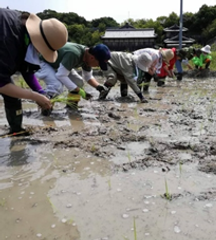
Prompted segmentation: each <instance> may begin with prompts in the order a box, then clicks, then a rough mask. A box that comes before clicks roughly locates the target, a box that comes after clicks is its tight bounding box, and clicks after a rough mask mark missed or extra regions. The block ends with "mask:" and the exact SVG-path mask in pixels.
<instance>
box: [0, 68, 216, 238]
mask: <svg viewBox="0 0 216 240" xmlns="http://www.w3.org/2000/svg"><path fill="white" fill-rule="evenodd" d="M190 74H192V73H191V72H190ZM190 74H188V75H186V74H185V75H184V79H183V80H182V81H179V82H176V81H173V80H172V79H168V80H167V81H166V84H165V87H157V86H156V83H155V82H151V86H150V89H149V92H148V93H144V95H145V97H146V99H147V100H148V103H145V104H144V103H139V102H138V100H137V97H136V96H135V95H134V93H133V92H132V91H131V90H130V91H129V95H128V97H126V98H121V97H120V90H119V86H118V85H117V86H115V87H114V88H113V89H112V90H111V92H110V93H109V95H108V97H107V99H106V100H104V101H99V100H98V93H97V91H95V90H94V89H92V88H90V87H89V86H86V88H87V89H88V91H89V92H90V93H91V94H92V95H93V96H94V97H93V99H92V100H90V101H85V100H81V101H80V102H79V109H78V111H76V110H72V109H68V108H65V106H64V105H63V104H60V103H57V104H55V106H54V110H53V112H52V114H51V115H50V116H49V117H44V116H42V115H41V114H40V111H39V110H38V108H37V106H36V105H35V104H34V103H31V102H23V106H24V125H25V127H27V128H28V129H30V130H31V133H32V134H31V135H30V136H26V137H19V136H17V137H13V138H10V137H5V138H2V139H1V142H2V144H1V152H2V153H1V160H0V214H1V215H2V216H4V218H5V219H6V222H3V221H1V226H3V228H4V229H2V232H3V235H4V236H3V238H2V239H7V238H8V239H16V238H18V236H19V238H21V239H38V238H40V239H72V240H75V239H82V240H87V239H92V240H99V239H103V240H105V239H118V240H119V239H123V240H124V239H130V240H132V239H135V238H134V236H135V235H134V234H135V230H136V234H137V239H167V240H169V239H170V240H171V239H173V238H174V237H175V238H177V239H202V240H203V239H212V240H213V239H214V236H215V233H216V230H215V228H214V222H215V221H216V217H215V216H214V214H213V212H214V209H215V208H216V205H215V200H216V188H215V184H214V183H215V180H216V176H215V174H216V147H215V143H216V128H215V120H216V111H215V110H216V107H215V106H216V93H215V92H216V87H215V83H214V81H215V79H214V76H213V75H209V72H206V73H205V75H204V76H201V75H200V74H199V75H196V74H197V73H193V75H190ZM203 77H204V78H203ZM100 81H101V82H102V78H101V79H100ZM1 101H2V100H1ZM0 115H1V122H0V131H1V133H3V132H5V131H6V130H7V126H6V121H5V119H4V111H3V105H2V107H1V111H0ZM24 183H25V184H26V185H25V184H24ZM30 189H34V192H35V193H36V192H37V193H38V194H35V195H36V196H35V195H34V194H31V191H33V190H30ZM23 192H25V193H23ZM27 192H28V194H26V193H27ZM21 193H23V198H24V199H23V202H22V201H21V198H20V197H22V195H20V194H21ZM29 197H32V198H29ZM33 197H34V198H35V199H34V201H32V199H33ZM15 199H19V201H18V202H17V200H16V201H15ZM12 205H13V206H12ZM24 205H25V206H26V208H27V209H28V208H29V212H31V216H27V215H26V214H27V213H26V211H25V209H24ZM14 206H15V207H14ZM11 208H16V209H19V208H20V209H22V210H20V211H18V212H19V213H18V212H17V214H15V213H14V211H12V210H10V209H11ZM34 209H36V210H34ZM43 211H44V212H45V213H47V217H46V218H44V219H43V220H41V221H40V223H39V222H38V221H35V218H37V219H40V218H43V217H42V216H43ZM11 212H12V213H11ZM177 213H178V214H177ZM144 215H145V216H144ZM24 219H26V221H29V225H26V224H23V225H22V226H21V228H16V227H15V228H14V230H12V232H10V231H9V229H8V227H6V223H8V224H9V225H10V226H13V225H20V223H21V222H23V221H24ZM54 219H55V221H54ZM194 219H196V220H194ZM190 220H191V221H190ZM189 221H190V222H189ZM26 223H27V222H26ZM134 224H135V225H136V227H135V225H134ZM206 231H208V232H209V235H208V236H206V234H205V233H206ZM41 232H42V233H41ZM29 237H30V238H29Z"/></svg>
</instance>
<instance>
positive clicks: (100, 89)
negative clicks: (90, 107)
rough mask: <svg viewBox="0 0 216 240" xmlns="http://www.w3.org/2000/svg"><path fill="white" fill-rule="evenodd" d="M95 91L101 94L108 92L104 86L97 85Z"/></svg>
mask: <svg viewBox="0 0 216 240" xmlns="http://www.w3.org/2000/svg"><path fill="white" fill-rule="evenodd" d="M96 90H98V91H99V92H102V91H108V88H107V87H106V86H104V85H101V84H99V85H98V86H97V87H96Z"/></svg>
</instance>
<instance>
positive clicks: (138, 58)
mask: <svg viewBox="0 0 216 240" xmlns="http://www.w3.org/2000/svg"><path fill="white" fill-rule="evenodd" d="M133 60H134V62H135V64H136V65H137V67H138V68H139V69H141V70H142V71H144V72H148V70H149V68H150V66H151V64H152V56H151V55H150V54H149V53H147V52H142V53H141V54H136V55H133Z"/></svg>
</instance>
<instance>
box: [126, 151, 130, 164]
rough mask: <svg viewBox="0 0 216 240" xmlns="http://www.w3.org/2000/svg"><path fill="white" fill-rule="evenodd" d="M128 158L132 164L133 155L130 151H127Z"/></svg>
mask: <svg viewBox="0 0 216 240" xmlns="http://www.w3.org/2000/svg"><path fill="white" fill-rule="evenodd" d="M127 157H128V161H129V162H131V154H130V152H129V151H127Z"/></svg>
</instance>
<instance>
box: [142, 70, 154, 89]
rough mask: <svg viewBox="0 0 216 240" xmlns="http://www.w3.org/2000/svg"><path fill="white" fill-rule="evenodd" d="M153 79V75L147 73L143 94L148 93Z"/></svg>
mask: <svg viewBox="0 0 216 240" xmlns="http://www.w3.org/2000/svg"><path fill="white" fill-rule="evenodd" d="M151 79H152V75H150V74H149V73H147V72H145V77H144V79H143V92H148V90H149V85H150V82H151Z"/></svg>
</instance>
